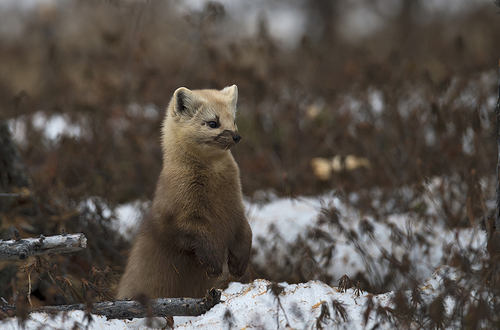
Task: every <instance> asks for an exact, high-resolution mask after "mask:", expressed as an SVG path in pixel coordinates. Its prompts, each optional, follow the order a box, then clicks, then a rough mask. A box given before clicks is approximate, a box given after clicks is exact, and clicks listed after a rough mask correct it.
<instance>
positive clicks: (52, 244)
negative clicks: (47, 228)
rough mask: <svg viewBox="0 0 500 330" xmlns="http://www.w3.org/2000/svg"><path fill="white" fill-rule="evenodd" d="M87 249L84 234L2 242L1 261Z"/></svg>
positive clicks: (0, 243) (0, 247)
mask: <svg viewBox="0 0 500 330" xmlns="http://www.w3.org/2000/svg"><path fill="white" fill-rule="evenodd" d="M86 247H87V238H86V237H85V235H83V234H73V235H68V234H66V235H55V236H49V237H44V236H43V235H42V236H40V238H26V239H21V238H20V237H19V239H17V237H16V239H15V240H9V241H3V240H0V260H12V259H22V260H26V259H27V258H28V257H29V256H34V255H46V254H59V253H72V252H78V251H81V250H83V249H85V248H86Z"/></svg>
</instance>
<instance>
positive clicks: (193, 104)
mask: <svg viewBox="0 0 500 330" xmlns="http://www.w3.org/2000/svg"><path fill="white" fill-rule="evenodd" d="M202 103H203V100H202V99H201V98H200V97H198V96H197V95H195V94H194V93H193V92H192V91H190V90H189V89H187V88H185V87H180V88H178V89H177V90H176V91H175V92H174V97H173V98H172V104H173V109H172V110H173V112H174V115H176V116H182V117H193V116H194V115H195V114H196V112H197V111H198V109H199V107H200V106H201V104H202Z"/></svg>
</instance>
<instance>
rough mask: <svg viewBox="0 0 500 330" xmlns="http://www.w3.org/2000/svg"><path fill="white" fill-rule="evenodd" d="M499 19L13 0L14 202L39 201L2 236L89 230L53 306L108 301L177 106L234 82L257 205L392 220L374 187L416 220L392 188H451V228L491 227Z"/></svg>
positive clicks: (448, 0) (488, 9)
mask: <svg viewBox="0 0 500 330" xmlns="http://www.w3.org/2000/svg"><path fill="white" fill-rule="evenodd" d="M499 13H500V8H499V7H498V6H496V5H495V3H494V1H489V0H475V1H473V0H460V1H459V0H376V1H368V0H345V1H336V0H288V1H284V0H272V1H264V0H256V1H229V0H224V1H218V2H216V1H195V0H184V1H183V0H170V1H166V0H145V1H141V0H137V1H134V0H103V1H97V0H86V1H80V0H73V1H69V0H44V1H31V0H24V1H14V0H4V1H2V2H0V59H1V61H0V122H2V123H3V124H4V125H6V126H7V127H8V128H9V129H10V132H11V134H12V138H13V141H14V142H15V145H16V146H17V148H18V150H19V155H20V156H21V157H22V159H23V161H24V169H25V173H26V175H27V177H28V179H29V180H28V181H26V182H23V183H19V182H16V181H15V180H14V179H12V178H10V177H7V176H6V174H5V173H0V175H3V179H2V180H3V181H2V190H3V191H4V192H7V193H12V192H18V191H22V187H27V189H28V190H27V192H26V193H25V194H24V195H23V196H24V197H22V198H17V199H15V200H10V199H9V200H7V199H5V198H4V199H2V205H1V206H2V209H1V210H0V211H1V213H0V216H1V217H0V233H1V234H2V238H3V239H10V238H11V236H12V228H13V227H16V228H18V229H19V230H20V231H21V234H22V236H23V237H27V236H34V235H39V234H42V233H43V234H44V235H50V234H54V233H59V232H60V231H61V230H62V229H65V230H66V231H67V232H82V231H83V232H84V233H85V234H86V235H87V237H88V239H89V245H90V247H89V249H88V251H87V252H85V253H81V254H78V255H74V256H72V257H71V258H68V257H60V258H59V257H57V258H59V259H57V258H56V261H54V263H55V264H56V265H57V266H58V267H59V268H58V270H57V272H58V278H55V279H50V278H49V277H47V275H44V276H45V277H43V276H42V277H41V280H40V284H39V285H38V286H37V290H38V293H37V294H38V298H39V299H40V300H41V301H45V302H47V303H57V302H64V301H65V300H71V299H74V300H78V299H81V298H82V297H83V294H82V293H81V292H80V291H78V290H80V289H78V290H77V289H76V284H74V283H73V282H71V279H78V280H80V279H81V278H82V277H86V278H88V277H89V276H90V278H88V279H87V280H86V281H87V283H91V284H92V285H94V286H95V288H94V287H91V289H88V290H91V291H92V290H94V291H95V293H96V294H98V295H99V294H102V295H103V297H104V296H105V295H106V294H108V296H110V294H109V292H111V291H112V288H113V285H114V284H112V283H114V282H113V280H112V277H113V276H114V275H113V274H120V273H121V272H122V271H123V266H124V263H125V260H126V259H125V258H126V257H125V256H126V252H127V251H128V247H129V244H130V243H129V242H128V241H127V240H124V239H123V238H121V237H119V235H115V234H114V232H113V231H112V230H111V229H110V225H109V221H110V219H112V218H113V217H114V216H115V215H114V213H113V212H112V210H113V209H114V208H115V207H116V206H117V205H119V204H122V203H127V202H131V201H136V200H139V201H148V200H150V199H151V198H152V194H153V192H154V189H155V185H156V180H157V177H158V174H159V172H160V169H161V157H162V155H161V149H160V143H159V141H160V139H159V137H160V126H161V122H162V120H163V117H164V109H165V107H166V106H167V104H168V102H169V100H170V97H171V95H172V94H173V92H174V90H175V89H176V88H178V87H180V86H185V87H188V88H190V89H200V88H215V89H220V88H223V87H225V86H229V85H232V84H236V85H238V88H239V102H238V117H237V123H238V127H239V130H240V132H241V135H242V137H243V139H242V142H241V143H240V144H239V145H238V146H237V148H234V149H233V155H234V157H235V159H236V161H237V163H238V164H239V166H240V169H241V179H242V186H243V192H244V195H245V196H246V197H247V198H248V199H249V201H251V202H255V203H265V201H266V198H268V196H269V194H270V192H271V193H272V194H273V195H278V196H287V197H292V198H293V197H297V196H304V195H312V196H316V195H321V194H322V193H324V192H326V191H331V190H336V191H339V192H341V193H342V194H345V196H350V195H349V194H352V193H356V194H357V195H356V196H357V197H356V198H355V199H351V200H352V202H353V204H355V206H356V207H357V208H359V209H361V210H364V211H366V212H378V211H377V210H373V204H372V203H371V202H370V198H372V197H373V193H374V191H376V192H377V196H378V197H379V198H381V199H382V200H384V199H387V200H389V199H390V200H391V201H394V207H393V208H395V209H398V210H400V211H405V210H409V209H412V210H415V209H416V210H417V211H418V206H415V205H414V204H411V203H410V201H406V200H405V199H404V196H399V195H397V194H395V193H394V191H395V190H394V189H399V188H403V187H410V189H419V187H421V185H422V183H423V182H426V181H427V180H429V179H430V178H433V177H444V178H449V180H454V181H455V182H457V183H458V184H457V185H456V186H454V189H453V190H451V189H448V188H449V187H448V186H446V185H445V184H443V185H442V186H441V190H440V191H441V192H442V194H443V196H445V197H446V198H448V200H449V203H450V205H451V203H452V202H453V203H455V204H456V203H457V200H458V201H459V202H458V204H459V205H458V206H456V207H451V206H450V207H449V208H448V207H446V205H447V204H446V203H444V204H443V205H444V206H443V210H444V212H445V213H446V214H445V216H446V217H447V219H449V221H450V224H451V226H458V227H463V226H469V225H471V223H473V222H474V221H476V220H478V219H479V220H480V221H485V220H487V218H488V215H489V212H490V211H491V210H492V206H491V205H493V204H488V201H489V200H491V199H494V188H495V187H494V185H495V181H494V174H495V164H496V159H497V150H496V139H495V122H496V120H495V115H494V107H495V104H496V100H497V99H496V93H497V83H498V60H499V56H500V55H499V54H500V42H499V41H500V16H499ZM446 182H449V181H446ZM457 196H459V198H458V199H457ZM89 200H91V201H92V205H91V206H88V205H89V203H88V201H89ZM466 201H467V203H466ZM107 210H111V212H107ZM479 220H478V221H479ZM2 265H3V264H2ZM21 265H22V263H21ZM38 266H39V267H42V266H40V265H38ZM107 266H109V267H110V268H106V267H107ZM2 267H4V268H3V269H4V270H2V275H1V276H0V288H4V289H3V290H4V291H3V292H0V296H4V297H12V296H13V292H15V291H16V290H18V291H19V290H21V288H24V287H25V285H24V284H23V282H22V281H26V274H21V275H20V274H19V273H18V267H19V265H16V264H13V263H9V264H5V265H4V266H2ZM46 267H49V266H46ZM50 267H53V266H50ZM93 267H95V268H93ZM50 269H52V268H50ZM38 270H39V271H40V272H41V273H43V272H44V271H45V272H47V271H48V268H47V269H43V267H42V269H38ZM91 270H93V272H91ZM25 271H29V269H28V270H26V269H25ZM52 271H53V270H50V271H49V272H48V273H50V272H52ZM54 272H56V271H54ZM89 272H90V275H89ZM54 274H55V273H54ZM54 276H55V275H54ZM92 276H93V277H92ZM269 276H270V275H269ZM43 283H46V284H45V286H44V284H43ZM55 283H57V284H58V285H59V288H63V289H64V288H66V289H64V290H68V291H71V290H73V287H74V291H75V292H74V295H75V298H68V297H66V298H65V299H63V298H61V297H59V296H60V293H59V291H60V290H57V286H56V285H55ZM72 283H73V284H72ZM110 283H111V284H112V285H111V286H110V287H111V291H107V287H108V286H109V284H110ZM64 285H66V287H65V286H64ZM79 288H80V287H79ZM24 290H26V289H24ZM0 291H2V290H1V289H0ZM77 291H78V292H77ZM78 295H80V296H79V298H78ZM50 299H52V301H50ZM58 299H59V300H58Z"/></svg>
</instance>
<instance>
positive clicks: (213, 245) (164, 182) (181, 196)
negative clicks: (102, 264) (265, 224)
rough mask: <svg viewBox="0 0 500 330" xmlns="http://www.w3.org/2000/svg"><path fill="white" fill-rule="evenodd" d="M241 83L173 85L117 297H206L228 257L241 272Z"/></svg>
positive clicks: (246, 228) (246, 248)
mask: <svg viewBox="0 0 500 330" xmlns="http://www.w3.org/2000/svg"><path fill="white" fill-rule="evenodd" d="M237 100H238V88H237V87H236V85H233V86H231V87H226V88H224V89H223V90H220V91H218V90H210V89H205V90H189V89H187V88H184V87H181V88H179V89H177V90H176V91H175V92H174V95H173V97H172V100H171V101H170V104H169V106H168V108H167V111H166V116H165V119H164V122H163V129H162V133H163V134H162V135H163V136H162V148H163V169H162V171H161V174H160V177H159V179H158V184H157V187H156V192H155V195H154V199H153V202H152V205H151V209H150V211H149V213H148V214H147V215H146V216H145V217H144V219H143V220H142V223H141V225H140V227H139V231H138V234H137V236H136V238H135V241H134V243H133V247H132V251H131V254H130V257H129V259H128V263H127V266H126V268H125V273H124V275H123V278H122V279H121V282H120V284H119V287H118V294H117V298H118V299H123V298H132V297H134V296H136V295H138V294H146V295H147V296H148V297H150V298H159V297H169V298H175V297H203V296H204V295H205V293H206V290H208V289H210V288H211V287H213V286H214V284H215V283H216V278H217V277H218V276H220V275H221V274H222V271H223V266H224V265H225V263H226V262H227V267H228V269H229V272H230V273H231V274H232V275H233V276H235V277H237V278H239V277H241V276H242V275H243V274H244V273H245V271H246V268H247V265H248V261H249V258H250V252H251V244H252V231H251V229H250V225H249V224H248V221H247V219H246V217H245V209H244V205H243V199H242V192H241V183H240V174H239V169H238V165H237V164H236V162H235V161H234V158H233V156H232V155H231V152H230V149H231V148H232V147H233V146H234V145H236V144H237V143H238V142H239V141H240V139H241V136H240V134H239V133H238V130H237V127H236V122H235V116H236V103H237Z"/></svg>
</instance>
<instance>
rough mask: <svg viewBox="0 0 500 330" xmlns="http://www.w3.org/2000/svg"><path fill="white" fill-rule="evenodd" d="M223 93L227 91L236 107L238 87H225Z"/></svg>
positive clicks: (232, 104) (233, 105)
mask: <svg viewBox="0 0 500 330" xmlns="http://www.w3.org/2000/svg"><path fill="white" fill-rule="evenodd" d="M221 92H222V93H225V94H226V95H227V96H228V97H229V99H230V100H231V107H232V108H233V109H236V103H238V87H237V86H236V85H233V86H229V87H226V88H224V89H223V90H222V91H221Z"/></svg>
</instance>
